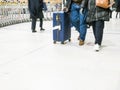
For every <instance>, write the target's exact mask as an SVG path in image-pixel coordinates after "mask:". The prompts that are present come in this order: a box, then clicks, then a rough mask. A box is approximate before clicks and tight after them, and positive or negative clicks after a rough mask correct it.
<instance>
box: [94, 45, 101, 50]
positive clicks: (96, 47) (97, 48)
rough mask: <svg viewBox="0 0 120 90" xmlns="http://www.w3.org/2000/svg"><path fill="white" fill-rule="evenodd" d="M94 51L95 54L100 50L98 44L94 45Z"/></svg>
mask: <svg viewBox="0 0 120 90" xmlns="http://www.w3.org/2000/svg"><path fill="white" fill-rule="evenodd" d="M94 50H95V51H96V52H98V51H99V50H100V45H99V44H95V46H94Z"/></svg>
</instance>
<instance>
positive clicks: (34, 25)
mask: <svg viewBox="0 0 120 90" xmlns="http://www.w3.org/2000/svg"><path fill="white" fill-rule="evenodd" d="M36 21H37V19H36V18H32V26H31V29H32V30H33V31H34V30H35V28H36ZM42 25H43V19H42V18H40V27H41V28H42Z"/></svg>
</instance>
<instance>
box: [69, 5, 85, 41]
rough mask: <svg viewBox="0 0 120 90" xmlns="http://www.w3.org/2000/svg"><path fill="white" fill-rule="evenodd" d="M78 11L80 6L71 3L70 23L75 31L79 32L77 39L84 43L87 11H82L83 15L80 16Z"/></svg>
mask: <svg viewBox="0 0 120 90" xmlns="http://www.w3.org/2000/svg"><path fill="white" fill-rule="evenodd" d="M79 11H80V5H78V4H75V3H72V5H71V13H70V18H71V23H72V26H74V27H75V28H76V30H77V31H78V32H79V34H80V36H79V38H80V39H81V40H83V41H84V40H85V36H86V32H87V24H86V16H87V10H84V12H83V14H80V12H79Z"/></svg>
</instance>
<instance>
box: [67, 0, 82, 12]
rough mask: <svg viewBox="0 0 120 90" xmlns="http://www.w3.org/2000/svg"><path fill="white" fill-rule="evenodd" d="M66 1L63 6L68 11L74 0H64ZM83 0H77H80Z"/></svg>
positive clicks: (79, 0) (80, 0)
mask: <svg viewBox="0 0 120 90" xmlns="http://www.w3.org/2000/svg"><path fill="white" fill-rule="evenodd" d="M66 1H67V2H66V5H65V7H67V8H68V12H70V10H71V4H72V3H73V2H74V0H66ZM82 1H83V0H78V2H82Z"/></svg>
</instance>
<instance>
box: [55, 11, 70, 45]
mask: <svg viewBox="0 0 120 90" xmlns="http://www.w3.org/2000/svg"><path fill="white" fill-rule="evenodd" d="M70 38H71V24H70V17H69V14H68V13H66V12H63V11H59V12H54V13H53V40H54V44H55V43H56V42H57V41H58V42H61V44H64V42H65V41H66V40H69V41H71V39H70Z"/></svg>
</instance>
